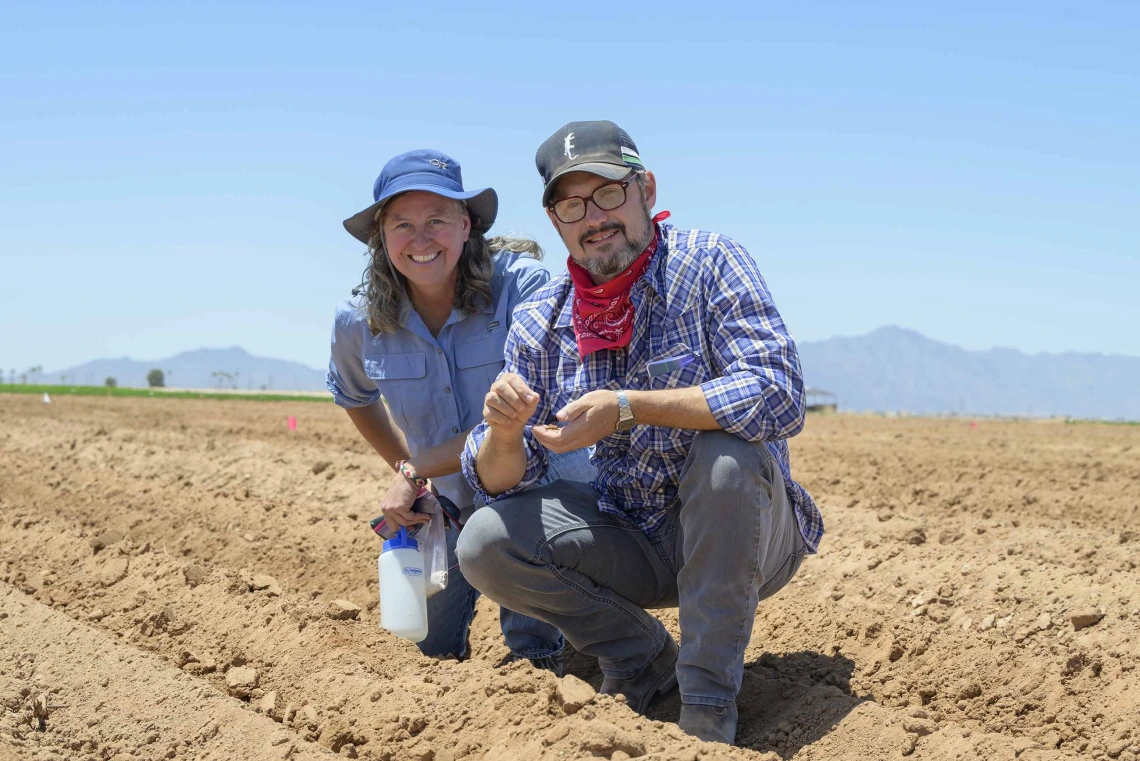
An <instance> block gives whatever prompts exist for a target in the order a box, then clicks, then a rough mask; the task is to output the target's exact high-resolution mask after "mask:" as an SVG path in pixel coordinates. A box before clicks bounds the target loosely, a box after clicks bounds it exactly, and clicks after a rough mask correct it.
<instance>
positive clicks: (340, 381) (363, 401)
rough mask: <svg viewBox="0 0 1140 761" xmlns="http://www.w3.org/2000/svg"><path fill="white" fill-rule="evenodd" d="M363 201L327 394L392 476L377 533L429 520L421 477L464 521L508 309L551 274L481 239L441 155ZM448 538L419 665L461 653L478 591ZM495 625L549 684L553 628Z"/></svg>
mask: <svg viewBox="0 0 1140 761" xmlns="http://www.w3.org/2000/svg"><path fill="white" fill-rule="evenodd" d="M372 197H373V200H374V203H373V204H372V205H371V206H369V207H368V208H366V209H364V210H363V211H361V212H360V213H358V214H356V215H354V216H353V217H350V218H349V219H346V220H345V222H344V226H345V229H346V230H348V232H349V233H351V234H352V236H353V237H355V238H356V239H357V240H360V241H361V242H363V243H365V244H367V246H368V254H369V263H368V266H367V267H366V268H365V271H364V278H363V283H362V284H361V287H360V288H358V289H356V290H355V291H353V293H354V296H356V298H354V299H352V300H349V301H345V302H343V303H341V304H340V305H339V306H338V308H337V312H336V319H335V325H334V328H333V336H332V358H331V360H330V362H329V374H328V382H327V385H328V388H329V390H330V391H331V392H332V393H333V397H334V398H335V400H336V403H337V404H338V405H340V406H341V407H343V408H344V409H345V410H346V411H347V412H348V416H349V417H350V418H351V419H352V422H353V423H354V424H355V425H356V428H357V430H359V431H360V433H361V435H362V436H363V437H364V438H365V439H366V440H367V441H368V443H369V444H371V445H372V447H373V448H374V449H375V450H376V451H377V452H379V453H380V456H381V457H383V458H384V459H385V460H386V461H387V462H388V464H389V465H391V466H392V468H393V469H394V470H395V471H396V472H397V473H398V474H400V475H397V476H396V477H395V479H394V480H393V483H392V485H391V487H389V489H388V491H387V493H386V494H385V495H384V497H383V499H382V500H381V503H380V509H381V511H382V512H383V513H384V518H385V521H386V522H387V523H388V525H389V526H415V525H418V524H420V523H423V522H426V521H427V518H426V517H425V516H423V515H421V514H418V513H414V512H412V509H411V508H412V503H413V502H414V500H415V498H416V495H417V494H418V493H419V489H420V484H422V483H423V482H424V479H430V480H431V483H432V485H433V487H434V488H435V490H436V491H437V492H438V493H439V494H440V495H441V496H445V497H447V498H449V499H450V500H451V501H452V502H453V503H455V505H457V506H458V507H459V508H461V510H463V511H464V514H470V511H471V509H472V500H473V496H474V495H473V492H472V490H471V488H470V487H469V486H468V485H467V483H466V481H464V479H463V475H462V473H461V472H460V465H459V454H460V452H461V451H462V450H463V443H464V441H465V439H466V437H467V433H468V431H470V429H471V428H473V427H474V426H475V425H476V424H477V423H478V422H479V421H480V420H481V419H482V412H483V399H484V397H485V396H486V394H487V390H488V389H489V388H490V386H491V383H492V382H493V381H494V379H495V377H496V376H497V375H498V374H499V371H500V370H501V369H502V368H503V342H504V341H505V340H506V336H507V329H508V328H509V326H510V323H511V313H512V311H513V309H514V307H515V305H516V304H518V303H519V302H520V301H521V300H522V299H523V298H525V297H526V296H527V295H528V294H530V293H531V292H532V291H534V290H535V289H536V288H539V287H540V286H542V285H543V284H544V283H546V282H547V281H548V280H549V279H550V275H549V273H547V271H546V270H545V269H543V268H542V267H541V266H540V265H539V263H538V261H537V257H538V256H539V255H541V250H540V249H539V248H538V245H537V244H536V243H534V242H533V241H529V240H524V239H502V238H491V239H489V240H488V239H487V238H486V237H484V236H485V234H486V232H487V230H489V229H490V227H491V225H492V224H493V223H494V221H495V214H496V211H497V210H498V197H497V196H496V194H495V191H494V190H492V189H491V188H485V189H483V190H473V191H465V190H464V189H463V179H462V175H461V173H460V167H459V163H458V162H456V161H455V160H453V159H452V158H450V157H449V156H446V155H445V154H443V153H440V152H439V151H431V150H417V151H411V152H409V153H405V154H402V155H400V156H397V157H395V158H394V159H392V160H391V161H389V162H388V163H387V164H386V165H385V166H384V170H383V171H382V172H381V173H380V176H379V177H378V178H377V180H376V184H375V185H374V187H373V191H372ZM381 396H383V400H381ZM385 402H386V403H387V404H386V405H385ZM557 478H565V479H570V480H579V481H589V480H591V479H592V478H593V468H592V466H591V465H590V464H589V459H588V454H587V453H586V452H585V451H584V450H583V451H580V452H571V453H568V454H567V455H563V456H561V457H557V458H552V459H551V467H550V470H549V472H548V474H547V478H546V479H544V480H545V481H552V480H555V479H557ZM458 531H459V528H458V527H457V526H455V525H454V524H453V525H452V527H451V528H449V529H448V531H447V537H448V555H449V561H448V564H449V566H452V570H451V573H450V578H449V579H448V584H447V588H446V589H445V590H444V591H443V592H440V593H439V594H436V595H434V596H432V597H431V598H429V599H428V629H429V631H428V636H427V638H426V639H425V640H424V641H422V642H420V643H419V647H420V650H421V651H423V652H424V653H425V654H427V655H455V656H457V657H462V656H463V655H464V654H465V653H466V649H467V630H468V628H469V626H470V624H471V618H472V616H473V615H474V610H475V600H476V598H477V597H478V595H479V593H478V592H477V591H475V589H473V588H472V587H471V585H470V584H468V583H467V581H466V580H465V579H464V578H463V577H462V576H461V575H460V573H459V570H458V561H456V560H455V541H456V537H457V535H458ZM501 624H502V629H503V636H504V637H505V639H506V642H507V645H508V646H509V647H510V649H511V656H510V658H511V659H512V660H515V659H521V658H529V659H530V660H531V661H532V662H534V663H535V665H536V666H539V667H542V668H549V669H551V670H553V671H555V672H556V673H559V674H561V670H562V663H563V656H562V648H563V640H562V635H561V634H560V633H559V632H558V630H557V629H555V628H554V627H552V626H550V625H549V624H546V623H543V622H541V621H536V620H535V619H532V618H527V617H525V616H522V615H519V614H517V613H513V612H511V611H508V610H505V609H504V610H503V611H502V613H501Z"/></svg>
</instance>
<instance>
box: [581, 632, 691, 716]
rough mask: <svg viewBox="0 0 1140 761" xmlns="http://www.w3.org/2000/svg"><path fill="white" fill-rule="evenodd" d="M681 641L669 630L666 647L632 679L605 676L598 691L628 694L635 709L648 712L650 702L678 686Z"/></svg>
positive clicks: (639, 711)
mask: <svg viewBox="0 0 1140 761" xmlns="http://www.w3.org/2000/svg"><path fill="white" fill-rule="evenodd" d="M678 652H679V649H678V647H677V643H676V642H674V641H673V638H672V637H671V636H669V633H668V632H666V633H665V646H664V647H663V648H661V653H660V654H659V655H658V656H657V657H656V658H654V659H653V660H652V661H650V663H649V665H648V666H646V667H645V668H643V669H642V670H641V672H640V673H638V674H635V675H634V676H631V677H630V678H629V679H614V678H612V677H608V676H607V677H606V678H604V679H602V687H601V689H600V690H598V692H600V693H601V694H603V695H619V694H620V695H625V702H626V705H628V706H629V707H630V708H632V709H633V710H635V711H637V712H638V713H641V714H644V713H645V709H646V708H648V707H649V703H650V701H652V700H653V698H654V697H655V696H657V695H661V694H664V693H666V692H668V691H669V690H671V689H673V688H674V687H676V686H677V653H678Z"/></svg>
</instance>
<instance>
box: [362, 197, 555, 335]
mask: <svg viewBox="0 0 1140 761" xmlns="http://www.w3.org/2000/svg"><path fill="white" fill-rule="evenodd" d="M456 203H457V204H458V205H459V209H460V212H461V213H462V214H467V213H468V212H467V204H465V203H463V202H462V201H456ZM384 208H385V207H384V206H381V207H380V210H379V211H378V212H377V214H376V220H377V221H376V223H375V224H374V225H373V227H372V234H371V235H370V236H369V239H368V253H367V256H368V265H367V266H366V267H365V268H364V275H363V277H362V278H361V282H360V287H358V288H355V289H353V294H356V295H363V296H364V300H365V306H366V307H367V309H368V327H369V328H370V329H371V330H372V335H376V334H377V333H395V332H396V330H397V328H399V327H400V307H401V304H402V303H403V301H404V299H405V298H406V297H407V279H406V278H405V277H404V276H403V275H401V274H400V273H399V272H397V271H396V268H395V267H394V266H393V265H392V262H391V261H390V260H389V259H388V253H387V251H386V250H385V249H384V237H383V226H384ZM502 251H512V252H515V253H519V254H526V255H528V256H531V257H533V258H535V259H541V258H542V248H541V247H540V246H539V245H538V243H537V242H536V241H534V240H531V239H530V238H523V237H520V236H514V235H512V236H505V237H500V236H495V237H492V238H487V237H485V236H484V235H483V233H482V232H481V231H479V230H477V229H475V225H474V224H473V225H471V234H470V235H468V236H467V242H466V243H464V244H463V251H462V252H461V253H460V255H459V265H458V269H459V272H458V277H457V278H456V283H455V301H454V304H453V306H454V307H455V309H456V310H457V311H459V312H463V313H468V314H470V313H472V312H477V311H479V310H481V309H484V308H486V307H487V306H489V305H490V304H491V303H492V302H493V299H494V296H493V293H492V291H491V276H492V275H493V274H494V273H495V261H494V258H495V256H496V255H497V254H498V253H500V252H502Z"/></svg>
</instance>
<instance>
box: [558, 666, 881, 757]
mask: <svg viewBox="0 0 1140 761" xmlns="http://www.w3.org/2000/svg"><path fill="white" fill-rule="evenodd" d="M854 669H855V663H854V661H852V660H851V659H850V658H847V657H846V656H843V655H840V654H836V655H823V654H822V653H816V652H812V651H802V652H798V653H787V654H784V655H772V654H767V653H766V654H764V655H762V656H760V657H759V658H757V659H756V660H754V661H752V662H748V663H745V664H744V683H743V685H742V686H741V689H740V695H739V696H738V697H737V700H736V704H737V707H738V708H739V710H740V724H739V725H738V728H737V734H736V744H737V745H738V746H740V747H744V748H751V749H753V750H757V751H775V752H776V753H777V754H779V755H780V756H781V757H782V758H791V757H792V756H794V755H795V754H796V753H797V752H799V750H800V749H801V748H803V747H804V746H806V745H811V744H812V743H814V742H817V741H818V740H820V739H821V738H823V737H824V736H825V735H827V733H828V732H830V731H831V730H832V729H833V728H834V727H835V725H836V724H838V723H839V722H840V721H841V720H842V719H843V717H844V716H846V715H847V714H848V713H850V712H851V710H852V709H853V708H855V706H857V705H858V704H859V703H861V702H862V700H861V699H860V698H859V697H858V696H856V695H855V694H854V693H853V692H852V690H851V675H852V673H853V671H854ZM567 673H570V674H574V675H575V676H577V677H579V678H580V679H584V680H586V681H587V682H589V683H590V684H592V685H593V686H594V688H595V689H597V688H598V687H599V686H600V685H601V683H602V674H601V671H600V670H599V669H598V662H597V660H596V659H594V658H590V657H589V656H586V655H582V654H581V653H578V652H572V653H571V655H570V657H569V659H568V661H567ZM680 714H681V696H680V695H679V694H678V693H677V691H676V690H674V691H673V692H671V693H670V694H668V695H665V696H663V697H660V698H658V699H657V700H656V701H654V703H653V704H652V705H651V706H650V707H649V710H648V712H647V713H646V716H647V717H648V718H650V719H655V720H658V721H668V722H676V721H677V718H678V717H679V716H680Z"/></svg>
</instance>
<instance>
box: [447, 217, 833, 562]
mask: <svg viewBox="0 0 1140 761" xmlns="http://www.w3.org/2000/svg"><path fill="white" fill-rule="evenodd" d="M660 232H661V236H662V240H663V241H665V243H666V245H665V246H664V247H662V248H659V249H658V253H657V254H656V255H655V256H654V257H653V259H652V260H651V262H650V264H649V267H648V268H647V270H646V272H645V273H644V274H643V275H642V277H641V278H640V279H639V280H638V281H637V282H636V283H634V285H633V289H632V292H631V294H630V298H631V300H632V301H633V304H634V310H635V311H634V326H633V337H632V339H631V341H630V345H629V347H628V348H626V349H619V350H613V349H603V350H601V351H596V352H594V353H592V354H590V355H589V356H588V357H586V359H585V360H582V359H581V358H580V357H579V354H578V346H577V342H576V341H575V338H574V329H573V324H572V319H571V318H572V314H573V299H572V298H571V296H572V293H573V286H572V284H571V281H570V277H569V275H564V276H563V277H561V278H559V279H557V280H555V281H553V282H551V283H549V284H548V285H546V286H545V287H544V288H541V289H540V290H538V291H536V292H535V293H534V294H533V295H532V296H531V297H530V298H529V299H527V300H526V301H525V302H524V303H523V304H521V305H520V306H519V308H518V310H517V311H516V313H515V322H514V324H513V325H512V326H511V329H510V331H509V333H508V335H507V342H506V347H505V351H506V370H507V371H510V372H515V373H518V374H519V375H521V376H522V377H523V379H525V380H526V382H527V384H528V385H529V386H530V387H531V388H532V389H534V390H535V391H536V392H538V394H539V399H540V401H539V405H538V409H537V410H536V411H535V414H534V416H533V417H532V418H531V420H530V423H531V425H540V424H547V423H552V422H554V421H555V418H554V415H555V413H556V412H558V410H560V409H561V408H562V407H564V406H565V405H566V404H568V403H569V402H570V401H572V400H574V399H577V398H579V397H581V396H582V395H584V394H586V393H588V392H590V391H594V390H596V389H612V390H618V389H636V390H645V391H659V390H665V389H674V388H685V387H689V386H697V385H699V386H700V387H701V389H702V390H703V391H704V393H705V398H706V399H707V400H708V404H709V409H710V410H712V414H713V416H714V418H715V419H716V421H717V423H719V424H720V426H721V427H722V428H723V429H724V430H725V431H727V432H728V433H731V434H734V435H736V436H739V437H740V438H742V439H745V440H747V441H763V442H765V443H766V445H767V447H768V450H769V451H770V452H771V453H772V455H773V457H774V458H775V460H776V462H777V463H778V464H779V467H780V471H781V473H782V474H783V476H784V483H785V486H786V488H787V491H788V496H789V498H790V499H791V502H792V505H793V507H794V509H795V513H796V519H797V521H798V522H799V527H800V532H801V533H802V534H803V537H804V542H805V543H806V544H807V546H808V549H809V551H811V552H815V551H816V549H817V548H818V546H819V541H820V539H821V538H822V536H823V518H822V517H821V516H820V513H819V509H818V508H817V507H816V504H815V502H814V501H813V500H812V498H811V495H809V494H808V493H807V491H806V490H804V488H803V487H801V486H800V485H799V484H797V483H796V482H795V481H793V480H792V475H791V464H790V461H789V456H788V445H787V442H786V441H785V439H787V438H788V437H790V436H794V435H796V434H797V433H799V431H800V430H801V429H802V427H803V422H804V385H803V380H802V378H801V376H800V366H799V357H798V355H797V353H796V347H795V343H794V342H793V341H792V338H791V336H789V335H788V332H787V329H786V328H785V327H784V322H783V320H782V319H781V318H780V315H779V313H778V312H777V311H776V306H775V304H773V303H772V297H771V295H770V294H769V293H768V287H767V286H766V285H765V283H764V279H763V278H762V277H761V276H760V271H759V269H758V268H757V266H756V262H755V261H754V260H753V259H752V257H751V256H749V254H748V252H747V251H745V250H744V248H743V247H742V246H741V245H740V244H738V243H737V242H736V241H733V240H731V239H729V238H725V237H723V236H721V235H718V234H716V233H708V232H702V231H699V230H678V229H677V228H675V227H673V226H672V225H667V224H662V225H660ZM685 355H693V356H694V358H695V359H696V361H694V362H691V363H689V364H687V365H685V366H683V367H681V368H680V369H678V370H675V371H673V372H671V373H668V374H665V375H657V376H655V377H653V378H650V377H649V375H648V373H647V372H646V365H647V364H648V363H649V362H651V361H655V360H662V359H669V358H674V357H682V356H685ZM486 434H487V426H486V423H483V424H481V425H479V426H477V427H476V428H475V430H473V431H472V432H471V435H470V436H469V437H468V439H467V444H466V446H465V448H464V451H463V457H462V461H463V473H464V475H465V476H466V477H467V480H468V481H470V482H471V484H472V485H473V486H474V487H475V490H476V493H477V494H478V495H479V496H480V497H481V498H483V499H485V500H487V501H494V500H496V499H502V498H503V497H506V496H509V495H511V494H515V493H517V492H519V491H521V490H523V489H525V488H527V487H529V486H530V485H531V484H533V483H535V482H536V481H537V480H538V479H539V478H540V477H541V476H542V474H543V472H544V471H545V469H546V467H547V457H548V453H547V450H546V449H545V448H544V447H543V446H542V445H540V444H539V443H538V442H537V441H536V440H535V438H534V436H533V434H532V433H531V431H530V429H529V428H527V429H526V430H525V432H524V443H525V446H526V454H527V467H526V472H525V474H524V475H523V479H522V481H520V482H519V484H518V485H517V486H516V487H514V488H513V489H510V490H508V491H506V492H504V493H503V494H501V495H499V496H498V497H491V496H490V495H488V494H487V493H486V491H485V490H484V489H483V486H482V483H481V481H480V480H479V475H478V473H477V471H476V466H475V455H476V454H477V453H478V451H479V447H480V446H481V445H482V443H483V439H484V437H485V436H486ZM696 434H697V432H696V431H691V430H685V429H680V428H665V427H659V426H648V425H635V426H634V427H633V428H632V429H631V430H629V431H626V432H614V433H612V434H610V435H609V436H607V437H605V438H604V439H602V440H601V441H600V442H598V445H597V449H596V450H595V453H594V459H593V462H594V465H596V466H597V468H598V476H597V478H596V479H595V480H594V484H593V485H594V487H595V488H596V489H597V490H598V491H599V493H600V494H601V499H600V500H599V503H598V506H599V508H600V509H601V510H602V512H607V513H614V514H619V515H623V516H625V517H626V518H627V519H630V520H632V521H634V522H635V523H637V524H638V525H639V526H640V527H641V529H642V530H643V531H645V532H646V533H647V534H650V535H652V533H653V532H654V530H655V529H656V528H657V526H658V525H660V523H661V521H662V520H663V519H664V517H665V513H666V511H668V510H669V509H670V508H671V507H673V506H674V505H675V503H676V501H677V499H678V497H677V494H678V486H679V483H680V479H681V469H682V468H683V467H684V464H685V458H686V457H687V455H688V453H689V448H690V447H691V445H692V442H693V437H694V436H695V435H696Z"/></svg>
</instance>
